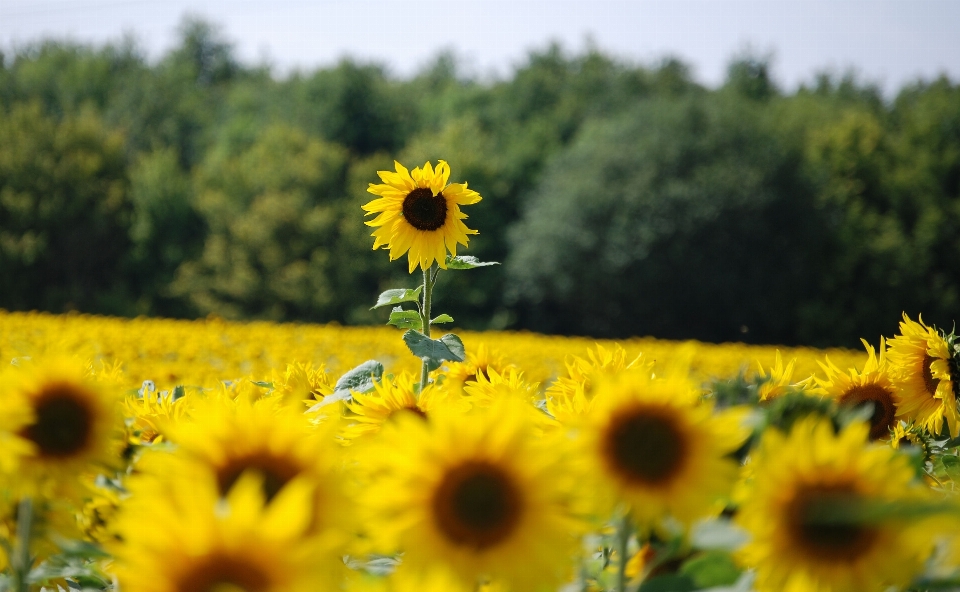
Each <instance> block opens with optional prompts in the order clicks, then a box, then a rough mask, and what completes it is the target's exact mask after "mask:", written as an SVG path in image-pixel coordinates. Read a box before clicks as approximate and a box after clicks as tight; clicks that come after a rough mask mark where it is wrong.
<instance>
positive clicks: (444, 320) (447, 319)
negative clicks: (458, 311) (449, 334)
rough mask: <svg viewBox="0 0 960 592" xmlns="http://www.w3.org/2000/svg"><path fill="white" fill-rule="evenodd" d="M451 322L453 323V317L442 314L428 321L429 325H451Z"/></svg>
mask: <svg viewBox="0 0 960 592" xmlns="http://www.w3.org/2000/svg"><path fill="white" fill-rule="evenodd" d="M452 322H453V317H451V316H450V315H448V314H442V315H440V316H438V317H435V318H434V319H433V320H432V321H430V324H431V325H439V324H440V323H452Z"/></svg>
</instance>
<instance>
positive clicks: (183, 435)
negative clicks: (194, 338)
mask: <svg viewBox="0 0 960 592" xmlns="http://www.w3.org/2000/svg"><path fill="white" fill-rule="evenodd" d="M337 428H338V426H337V425H336V424H335V423H333V422H327V423H325V424H322V425H319V426H315V425H313V424H311V423H310V421H309V419H308V418H307V417H306V416H305V415H304V414H302V413H297V412H295V411H294V410H292V409H290V408H289V407H285V406H282V405H279V404H277V402H276V401H274V400H272V399H261V400H258V401H254V402H250V401H248V400H244V399H239V400H236V401H233V400H228V399H223V398H220V397H213V398H210V399H207V400H204V401H202V402H200V403H198V404H197V405H196V407H195V408H194V410H193V412H192V415H191V418H190V420H189V421H184V422H181V423H179V424H177V425H176V426H174V427H173V428H172V429H171V430H170V433H169V438H170V441H171V442H173V443H174V444H176V446H177V447H176V449H175V450H174V451H173V452H172V453H170V452H166V451H157V452H155V453H153V454H148V455H145V456H144V457H143V460H142V461H141V463H140V469H141V471H142V472H144V473H147V474H152V475H157V476H164V475H180V476H183V480H189V479H192V478H193V479H203V478H205V477H204V476H205V475H211V476H212V479H213V480H214V482H215V483H216V485H217V489H218V491H219V493H220V495H221V496H222V497H224V498H226V497H227V496H229V495H230V491H231V490H232V489H233V487H234V486H235V485H236V483H238V482H239V480H240V479H241V478H242V477H243V475H245V474H248V473H254V474H256V475H257V476H258V478H259V480H260V481H259V482H260V485H261V486H262V487H263V491H262V493H263V496H264V500H265V502H266V503H267V504H269V503H272V502H273V500H274V499H277V498H278V497H279V496H280V495H282V493H283V491H284V490H285V489H286V488H287V487H288V486H289V485H290V484H291V483H293V482H295V481H305V482H306V483H308V484H309V485H310V486H311V487H312V491H313V493H312V498H311V500H310V501H309V504H308V507H306V508H304V509H302V510H301V511H302V512H304V513H306V514H308V515H311V516H312V519H311V524H312V527H313V528H315V529H317V530H323V529H326V528H330V527H334V529H337V528H340V525H341V523H342V522H343V520H344V519H345V518H346V517H347V516H346V515H347V514H348V513H346V512H340V511H338V508H339V507H341V506H340V505H341V504H342V503H343V498H344V494H343V490H342V487H341V485H342V482H343V479H342V477H341V476H340V474H339V463H340V456H339V454H340V447H339V446H337V445H336V442H335V440H334V434H335V431H336V429H337Z"/></svg>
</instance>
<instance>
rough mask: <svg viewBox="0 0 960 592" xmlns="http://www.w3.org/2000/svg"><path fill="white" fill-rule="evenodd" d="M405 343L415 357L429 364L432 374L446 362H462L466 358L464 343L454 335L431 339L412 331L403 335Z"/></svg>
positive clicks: (448, 334)
mask: <svg viewBox="0 0 960 592" xmlns="http://www.w3.org/2000/svg"><path fill="white" fill-rule="evenodd" d="M403 342H404V343H406V344H407V347H408V348H409V349H410V352H411V353H412V354H413V355H415V356H417V357H418V358H420V359H421V360H423V361H424V362H426V363H427V368H428V369H429V370H430V371H431V372H432V371H433V370H436V369H437V368H439V367H440V365H441V364H443V362H445V361H449V362H462V361H463V359H464V357H465V356H466V353H465V352H464V350H463V342H462V341H460V338H459V337H457V336H456V335H454V334H453V333H447V334H446V335H444V336H443V337H441V338H440V339H430V338H429V337H427V336H426V335H424V334H423V333H420V332H418V331H414V330H412V329H411V330H409V331H407V332H406V333H404V334H403Z"/></svg>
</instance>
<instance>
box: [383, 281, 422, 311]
mask: <svg viewBox="0 0 960 592" xmlns="http://www.w3.org/2000/svg"><path fill="white" fill-rule="evenodd" d="M420 290H423V286H417V288H416V289H415V290H409V289H407V288H394V289H393V290H387V291H386V292H384V293H383V294H380V296H379V297H378V298H377V303H376V304H374V305H373V306H372V307H371V308H370V310H373V309H374V308H380V307H381V306H394V305H396V304H400V303H402V302H417V301H419V300H420Z"/></svg>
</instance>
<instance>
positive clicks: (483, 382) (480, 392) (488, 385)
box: [463, 367, 540, 408]
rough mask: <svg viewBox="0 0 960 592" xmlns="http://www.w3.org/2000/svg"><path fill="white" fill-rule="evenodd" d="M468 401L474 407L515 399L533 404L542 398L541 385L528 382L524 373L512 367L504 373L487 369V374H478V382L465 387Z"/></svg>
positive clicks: (488, 405)
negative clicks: (524, 377)
mask: <svg viewBox="0 0 960 592" xmlns="http://www.w3.org/2000/svg"><path fill="white" fill-rule="evenodd" d="M463 388H464V393H465V397H466V400H468V401H469V402H470V404H471V405H473V406H474V407H481V408H482V407H490V406H491V405H494V404H495V403H496V402H498V401H501V400H505V399H513V400H515V401H523V402H525V403H533V402H535V401H536V400H537V399H538V398H539V396H540V383H538V382H526V381H525V380H524V379H523V372H521V371H520V370H517V369H516V368H513V367H510V368H507V369H506V370H504V371H503V372H502V373H500V372H497V371H496V370H494V369H493V368H487V371H486V373H482V374H477V380H476V381H474V382H470V383H467V384H466V385H465V386H464V387H463Z"/></svg>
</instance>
